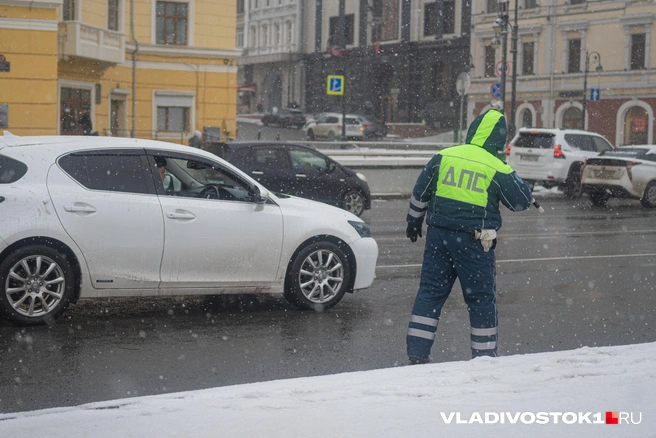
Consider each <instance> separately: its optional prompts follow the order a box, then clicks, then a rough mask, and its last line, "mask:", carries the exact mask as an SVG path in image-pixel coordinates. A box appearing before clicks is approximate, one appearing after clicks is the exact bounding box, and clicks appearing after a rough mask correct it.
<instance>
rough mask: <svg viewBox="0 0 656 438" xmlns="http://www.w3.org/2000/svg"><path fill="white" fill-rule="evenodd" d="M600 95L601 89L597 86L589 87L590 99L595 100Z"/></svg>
mask: <svg viewBox="0 0 656 438" xmlns="http://www.w3.org/2000/svg"><path fill="white" fill-rule="evenodd" d="M600 97H601V90H600V89H599V88H590V101H591V102H597V101H598V100H599V98H600Z"/></svg>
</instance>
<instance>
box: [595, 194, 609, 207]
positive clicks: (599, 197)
mask: <svg viewBox="0 0 656 438" xmlns="http://www.w3.org/2000/svg"><path fill="white" fill-rule="evenodd" d="M609 199H610V195H609V194H608V193H605V192H597V193H590V201H592V204H593V205H606V203H607V202H608V200H609Z"/></svg>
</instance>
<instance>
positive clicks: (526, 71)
mask: <svg viewBox="0 0 656 438" xmlns="http://www.w3.org/2000/svg"><path fill="white" fill-rule="evenodd" d="M534 59H535V43H534V42H533V41H529V42H524V43H522V74H523V75H532V74H535V69H534Z"/></svg>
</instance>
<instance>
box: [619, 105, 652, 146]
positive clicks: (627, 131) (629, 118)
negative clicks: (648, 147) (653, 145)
mask: <svg viewBox="0 0 656 438" xmlns="http://www.w3.org/2000/svg"><path fill="white" fill-rule="evenodd" d="M647 117H648V115H647V110H646V109H644V108H643V107H640V106H634V107H632V108H630V109H629V110H628V111H627V112H626V116H624V142H623V144H647V143H648V140H647V137H648V129H649V124H648V118H647Z"/></svg>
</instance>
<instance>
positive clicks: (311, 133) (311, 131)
mask: <svg viewBox="0 0 656 438" xmlns="http://www.w3.org/2000/svg"><path fill="white" fill-rule="evenodd" d="M307 138H308V140H314V131H313V130H311V129H308V131H307Z"/></svg>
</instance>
